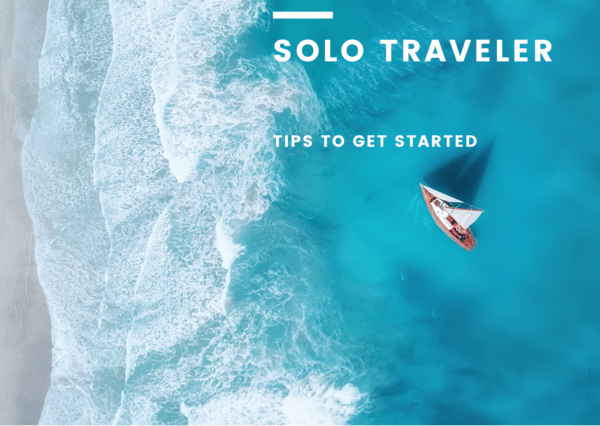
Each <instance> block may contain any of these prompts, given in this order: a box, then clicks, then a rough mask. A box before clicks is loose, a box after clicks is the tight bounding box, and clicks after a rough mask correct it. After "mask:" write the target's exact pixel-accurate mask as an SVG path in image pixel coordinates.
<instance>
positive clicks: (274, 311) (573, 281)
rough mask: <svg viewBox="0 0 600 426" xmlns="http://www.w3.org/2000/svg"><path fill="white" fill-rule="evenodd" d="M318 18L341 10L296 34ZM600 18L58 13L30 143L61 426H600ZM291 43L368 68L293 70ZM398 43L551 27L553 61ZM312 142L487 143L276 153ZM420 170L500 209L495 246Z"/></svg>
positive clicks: (589, 8)
mask: <svg viewBox="0 0 600 426" xmlns="http://www.w3.org/2000/svg"><path fill="white" fill-rule="evenodd" d="M313 9H318V10H333V11H334V16H335V19H334V20H333V21H311V22H305V21H303V22H287V21H283V22H282V21H277V22H274V21H270V20H269V12H271V11H273V10H313ZM598 12H600V7H598V6H596V5H595V3H593V2H591V1H578V2H572V1H571V2H566V1H563V2H555V3H554V4H553V5H552V7H551V8H550V7H548V6H547V5H546V4H545V3H543V2H536V1H522V2H516V1H509V0H504V1H498V2H494V3H490V2H483V1H482V2H463V1H457V2H452V3H449V2H439V1H425V2H423V1H403V2H393V1H374V2H360V3H359V2H352V3H349V2H341V1H322V2H316V1H310V2H309V1H287V2H283V1H282V2H274V3H269V4H264V3H261V2H242V1H235V0H231V1H217V0H214V1H207V0H205V1H183V0H181V1H177V0H173V1H170V2H155V1H152V0H148V1H125V0H112V1H110V2H105V1H103V0H94V1H86V2H72V1H69V0H51V1H50V9H49V19H48V29H47V33H46V40H45V44H44V50H43V52H42V60H41V62H40V94H39V105H38V108H37V110H36V114H35V116H34V120H33V125H32V131H31V132H30V134H29V135H28V137H27V140H26V143H25V147H24V154H23V169H24V182H25V188H26V199H27V203H28V208H29V211H30V214H31V215H32V218H33V221H34V227H35V234H36V260H37V264H38V267H39V275H40V280H41V283H42V286H43V288H44V291H45V293H46V296H47V299H48V304H49V309H50V313H51V318H52V336H53V343H54V352H53V364H54V365H53V373H52V387H51V389H50V391H49V393H48V396H47V398H46V404H45V406H44V411H43V413H42V418H41V420H40V421H41V423H77V424H85V423H116V424H120V423H136V424H149V423H177V424H185V423H189V424H192V423H199V424H205V423H215V424H227V423H259V424H264V423H289V424H300V423H311V424H315V423H354V424H362V423H376V424H385V423H394V424H397V423H426V424H427V423H429V424H431V423H443V424H466V423H512V424H514V423H597V422H598V421H600V411H599V410H598V407H599V406H600V401H599V399H600V355H599V354H600V344H598V343H597V342H598V341H600V339H599V337H600V336H599V334H600V323H599V320H600V314H598V309H597V301H598V300H600V299H599V296H600V290H599V288H598V282H599V280H598V278H597V276H598V272H600V271H599V270H598V266H597V265H598V261H597V259H598V258H599V255H600V245H599V244H598V241H597V240H598V237H599V231H598V227H597V226H596V225H595V222H596V218H597V217H598V216H599V214H600V197H599V195H600V191H599V189H598V185H597V184H596V182H597V181H598V177H599V176H598V170H600V169H599V168H598V164H599V159H600V145H598V144H597V143H596V138H597V134H598V131H599V130H600V129H599V127H600V126H599V125H598V120H597V119H596V116H597V111H598V110H599V109H598V107H599V106H600V105H599V100H600V97H599V96H598V95H599V93H598V90H599V89H598V88H599V86H598V71H599V67H600V63H599V61H600V59H599V58H598V57H597V55H595V47H594V40H596V39H597V37H598V35H599V34H598V33H599V31H598V29H597V26H596V25H595V18H596V17H597V16H598ZM282 38H284V39H288V40H289V41H290V42H291V43H292V46H295V44H296V43H297V42H298V41H300V40H303V39H306V38H311V39H313V40H315V41H317V42H318V43H319V44H320V45H321V46H322V40H324V39H331V40H332V46H333V47H334V51H336V49H338V50H337V51H338V52H339V46H340V44H341V43H342V42H343V41H344V40H346V39H350V38H353V39H357V40H360V41H361V42H362V44H363V45H364V46H365V56H364V58H363V59H362V60H360V61H359V62H356V63H346V62H344V61H342V60H341V58H340V60H339V61H338V62H337V63H324V62H323V61H322V60H317V61H315V62H313V63H309V64H305V63H302V62H299V61H298V60H296V59H293V60H291V61H290V62H286V63H278V62H276V61H275V60H274V59H273V57H272V55H273V54H274V53H275V52H274V50H273V44H274V42H275V41H276V40H278V39H282ZM384 38H386V39H388V38H389V39H399V40H401V39H403V38H410V39H417V40H419V41H421V44H422V45H424V46H427V44H428V41H429V40H431V39H434V38H439V39H440V40H449V39H456V40H459V41H460V40H464V39H465V38H471V39H473V40H474V39H491V40H496V39H504V40H507V41H509V40H514V39H529V40H534V39H538V38H539V39H547V40H550V41H552V43H553V50H552V52H551V55H550V56H551V57H552V60H553V62H551V63H543V62H542V63H536V62H532V61H531V59H530V62H528V63H514V62H508V63H496V62H490V63H487V64H486V63H478V62H475V60H474V59H475V58H474V52H473V50H471V51H470V53H469V56H468V57H467V60H466V61H465V63H462V64H457V63H456V62H454V61H453V60H451V59H450V55H447V57H448V58H449V60H448V62H447V63H445V64H440V63H438V62H435V61H434V62H431V63H428V64H427V63H418V64H406V63H403V62H401V61H400V60H396V61H393V62H390V63H386V62H385V61H384V49H383V48H382V47H381V46H380V45H379V39H384ZM531 43H532V42H530V44H531ZM507 44H510V43H508V42H507ZM473 47H474V46H472V49H473ZM511 51H512V49H508V51H507V53H508V54H509V56H510V53H511ZM395 52H396V56H397V57H399V52H400V50H399V48H398V50H396V51H395ZM493 52H494V51H493V49H492V54H493ZM337 56H340V55H339V54H338V55H337ZM292 133H295V134H312V135H315V136H316V135H320V134H322V133H327V134H340V135H344V136H346V137H347V138H348V137H351V136H352V135H354V134H387V135H389V137H388V139H389V140H390V142H391V139H392V138H393V135H396V134H404V135H407V134H416V135H420V134H426V135H431V134H441V135H444V134H473V135H476V136H477V138H478V144H477V146H476V147H475V148H472V149H466V148H406V147H405V148H397V147H395V146H393V144H392V143H388V144H387V145H386V146H385V147H384V148H366V147H363V148H355V147H352V146H351V145H350V144H349V143H348V142H347V143H346V146H344V147H342V148H331V147H330V148H327V149H323V148H320V147H319V146H318V144H315V145H314V146H313V147H311V148H299V147H296V148H294V149H289V148H288V149H286V148H275V145H274V142H273V138H272V135H273V134H292ZM315 141H318V139H316V138H315ZM419 182H426V183H429V184H430V185H432V186H434V187H435V188H437V189H440V190H444V191H448V192H449V193H451V194H452V195H454V196H457V197H459V198H462V199H464V200H465V201H468V202H471V203H473V204H475V205H477V206H479V207H481V208H483V209H484V210H486V212H487V214H486V215H483V216H482V218H481V219H480V220H479V221H478V222H477V223H476V224H475V225H473V227H472V229H473V231H474V233H475V236H476V238H477V241H478V246H477V248H476V250H475V251H474V252H472V253H467V252H465V251H463V250H461V249H460V248H459V247H457V246H456V244H454V243H453V242H452V241H451V240H450V239H449V238H447V237H446V236H445V235H443V233H442V232H441V231H440V230H439V229H438V228H437V226H436V225H435V223H434V222H433V220H432V219H431V217H430V216H429V213H428V212H427V209H426V206H425V204H424V202H423V200H422V197H421V195H420V190H419V185H418V184H419Z"/></svg>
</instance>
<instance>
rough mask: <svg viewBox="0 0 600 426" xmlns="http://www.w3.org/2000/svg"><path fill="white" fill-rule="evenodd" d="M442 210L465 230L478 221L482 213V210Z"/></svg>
mask: <svg viewBox="0 0 600 426" xmlns="http://www.w3.org/2000/svg"><path fill="white" fill-rule="evenodd" d="M444 210H446V211H447V212H448V213H449V214H450V216H452V217H453V218H454V220H456V221H457V222H458V223H460V226H462V227H463V228H465V229H467V228H468V227H469V226H471V225H472V224H473V223H474V222H475V221H476V220H477V219H479V216H480V215H481V213H483V211H482V210H469V209H452V208H447V209H444Z"/></svg>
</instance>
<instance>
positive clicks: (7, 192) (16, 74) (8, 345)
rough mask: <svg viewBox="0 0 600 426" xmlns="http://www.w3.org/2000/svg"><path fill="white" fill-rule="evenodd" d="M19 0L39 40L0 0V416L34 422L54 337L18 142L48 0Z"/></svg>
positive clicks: (33, 94) (33, 98) (32, 93)
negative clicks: (17, 24) (17, 25)
mask: <svg viewBox="0 0 600 426" xmlns="http://www.w3.org/2000/svg"><path fill="white" fill-rule="evenodd" d="M34 1H35V0H34ZM29 3H32V2H31V1H30V2H29ZM17 6H18V7H20V8H23V7H26V8H29V10H32V11H34V12H35V13H32V14H28V15H27V19H26V20H24V23H25V24H29V23H34V24H35V25H37V28H36V29H35V30H34V31H31V32H30V33H31V34H32V36H34V37H37V39H38V40H33V43H32V39H31V38H28V37H24V38H23V37H20V38H18V39H17V40H16V41H15V34H17V35H18V34H19V31H15V5H14V3H13V1H12V0H9V1H3V2H1V3H0V49H1V51H0V110H1V113H0V423H2V424H35V423H37V422H38V420H39V417H40V413H41V411H42V407H43V405H44V399H45V396H46V392H47V391H48V387H49V386H50V372H51V368H52V343H51V336H50V317H49V314H48V307H47V305H46V298H45V296H44V293H43V291H42V288H41V287H40V284H39V281H38V276H37V269H36V263H35V256H34V245H35V241H34V235H33V229H32V222H31V218H30V217H29V214H28V212H27V208H26V205H25V200H24V197H23V181H22V173H21V147H22V145H23V138H24V137H25V135H26V132H27V131H28V130H29V124H30V121H29V120H30V117H31V114H32V112H33V111H32V108H33V107H34V106H35V103H37V82H35V83H34V84H32V83H31V81H30V80H29V79H30V78H31V73H28V72H27V69H26V68H27V67H30V68H31V67H33V69H34V73H35V68H34V67H35V64H36V62H37V59H39V48H41V43H40V40H39V37H40V32H41V31H42V30H43V29H42V28H39V24H40V22H43V21H42V20H43V19H45V8H47V3H46V2H45V1H42V2H38V3H37V4H34V5H30V4H29V5H28V4H26V2H20V3H19V4H18V5H17ZM31 6H33V7H31ZM21 10H22V9H21ZM21 23H23V22H21ZM44 28H45V25H44ZM20 30H21V31H23V30H25V31H26V30H27V28H23V27H20ZM21 46H25V47H26V49H25V50H23V49H21V51H20V52H17V53H18V54H19V55H18V56H17V57H13V55H14V54H15V52H14V51H13V47H14V48H15V50H17V49H19V48H21ZM36 55H37V58H36ZM20 87H25V90H20V91H18V93H19V95H18V96H17V97H16V98H15V96H13V94H11V93H15V90H14V89H15V88H17V89H19V88H20ZM23 117H24V118H25V119H23ZM28 118H29V119H28Z"/></svg>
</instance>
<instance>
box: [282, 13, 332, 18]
mask: <svg viewBox="0 0 600 426" xmlns="http://www.w3.org/2000/svg"><path fill="white" fill-rule="evenodd" d="M273 19H333V12H273Z"/></svg>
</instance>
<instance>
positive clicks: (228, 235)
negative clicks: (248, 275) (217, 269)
mask: <svg viewBox="0 0 600 426" xmlns="http://www.w3.org/2000/svg"><path fill="white" fill-rule="evenodd" d="M232 234H233V230H232V229H231V228H229V227H228V226H226V225H225V224H224V221H223V218H220V219H219V221H218V222H217V226H216V229H215V235H216V239H215V246H216V247H217V250H219V253H220V254H221V259H222V260H223V268H224V269H225V270H226V271H227V275H226V276H225V286H224V288H223V294H222V296H221V309H223V313H224V314H226V313H227V290H228V289H229V283H230V282H231V265H233V262H234V261H235V259H237V257H238V256H239V255H240V254H241V253H242V252H243V251H244V249H245V247H244V246H242V245H239V244H236V243H235V242H234V241H233V236H232Z"/></svg>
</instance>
